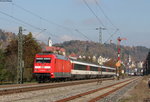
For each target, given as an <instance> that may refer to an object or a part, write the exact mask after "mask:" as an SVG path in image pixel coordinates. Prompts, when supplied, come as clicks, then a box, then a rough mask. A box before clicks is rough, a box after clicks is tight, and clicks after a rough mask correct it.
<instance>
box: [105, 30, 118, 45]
mask: <svg viewBox="0 0 150 102" xmlns="http://www.w3.org/2000/svg"><path fill="white" fill-rule="evenodd" d="M118 31H119V29H116V31H115V32H114V33H113V34H112V35H111V36H110V37H109V38H108V39H107V40H106V41H105V42H104V44H106V43H107V42H108V41H109V40H110V39H111V38H112V37H113V36H114V35H115V34H116V33H117V32H118Z"/></svg>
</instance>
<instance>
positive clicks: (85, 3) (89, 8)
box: [83, 0, 105, 27]
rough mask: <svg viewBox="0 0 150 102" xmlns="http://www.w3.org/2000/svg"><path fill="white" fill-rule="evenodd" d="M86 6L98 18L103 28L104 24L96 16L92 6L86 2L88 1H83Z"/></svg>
mask: <svg viewBox="0 0 150 102" xmlns="http://www.w3.org/2000/svg"><path fill="white" fill-rule="evenodd" d="M83 2H84V4H85V5H86V6H87V7H88V8H89V10H90V11H91V12H92V13H93V15H94V16H95V17H96V19H97V20H98V21H99V23H100V24H101V25H102V26H103V27H105V26H104V24H103V23H102V21H101V20H100V19H99V17H98V16H97V15H96V14H95V12H94V11H93V10H92V9H91V8H90V6H89V5H88V3H87V2H86V0H83Z"/></svg>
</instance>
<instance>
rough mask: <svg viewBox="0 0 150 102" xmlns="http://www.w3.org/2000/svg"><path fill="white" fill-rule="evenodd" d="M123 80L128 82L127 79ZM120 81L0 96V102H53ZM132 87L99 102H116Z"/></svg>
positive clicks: (127, 87)
mask: <svg viewBox="0 0 150 102" xmlns="http://www.w3.org/2000/svg"><path fill="white" fill-rule="evenodd" d="M123 80H128V78H126V79H123ZM120 81H121V80H119V81H117V80H109V81H104V82H102V84H98V85H97V83H89V84H80V85H74V86H67V87H60V88H53V89H44V90H38V91H30V92H24V93H17V94H11V95H4V96H0V102H54V101H56V100H59V99H62V98H66V97H69V96H73V95H76V94H79V93H83V92H86V91H90V90H93V89H97V88H100V87H104V86H106V85H111V84H113V83H117V82H120ZM133 85H135V83H131V84H130V85H128V86H126V87H125V88H123V90H122V89H121V90H119V91H117V92H116V93H114V94H112V95H109V96H108V97H106V98H104V99H102V100H100V101H99V102H116V101H118V99H119V97H121V96H122V94H124V93H125V92H126V91H127V90H128V89H129V88H130V87H131V86H133ZM118 96H119V97H118Z"/></svg>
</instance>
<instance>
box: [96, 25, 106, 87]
mask: <svg viewBox="0 0 150 102" xmlns="http://www.w3.org/2000/svg"><path fill="white" fill-rule="evenodd" d="M96 30H99V44H100V45H101V44H102V30H106V28H102V27H99V28H96ZM99 47H100V48H99V49H101V46H99ZM101 60H102V59H101V58H100V61H101ZM100 66H101V68H100V71H101V72H99V74H101V75H98V82H97V84H98V83H100V84H101V83H102V64H101V65H100Z"/></svg>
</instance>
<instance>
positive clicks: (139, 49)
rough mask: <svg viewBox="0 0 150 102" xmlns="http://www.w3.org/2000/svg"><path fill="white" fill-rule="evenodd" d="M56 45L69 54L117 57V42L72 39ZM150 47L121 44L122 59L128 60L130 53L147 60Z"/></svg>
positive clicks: (136, 57)
mask: <svg viewBox="0 0 150 102" xmlns="http://www.w3.org/2000/svg"><path fill="white" fill-rule="evenodd" d="M54 46H61V47H63V48H65V49H66V52H67V55H69V54H71V53H75V54H77V55H82V56H83V55H85V56H93V55H95V56H103V57H109V58H114V59H115V58H116V57H117V45H116V44H99V43H96V42H89V41H79V40H72V41H66V42H63V43H60V44H55V45H54ZM148 51H149V49H148V48H146V47H143V46H134V47H130V46H121V57H122V60H124V61H125V60H127V59H128V56H129V55H130V56H131V58H132V59H133V60H134V61H142V60H145V58H146V56H147V54H148Z"/></svg>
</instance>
